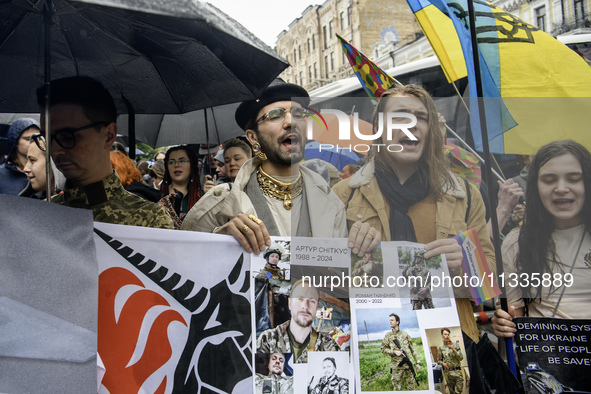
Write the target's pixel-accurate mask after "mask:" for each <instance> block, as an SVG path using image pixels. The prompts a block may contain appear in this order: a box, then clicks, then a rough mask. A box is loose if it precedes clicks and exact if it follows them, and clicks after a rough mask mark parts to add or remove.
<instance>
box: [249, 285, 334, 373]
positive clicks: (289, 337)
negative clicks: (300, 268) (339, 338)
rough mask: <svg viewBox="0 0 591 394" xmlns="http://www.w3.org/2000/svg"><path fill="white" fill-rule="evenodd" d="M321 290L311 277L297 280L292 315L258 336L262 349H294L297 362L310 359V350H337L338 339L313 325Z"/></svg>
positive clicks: (290, 303) (273, 350)
mask: <svg viewBox="0 0 591 394" xmlns="http://www.w3.org/2000/svg"><path fill="white" fill-rule="evenodd" d="M319 298H320V293H319V291H318V289H317V288H315V287H313V286H311V283H310V281H302V280H298V281H296V282H295V283H294V284H293V285H292V287H291V291H290V295H289V299H288V307H289V311H290V314H291V318H290V319H289V320H287V321H286V322H284V323H281V324H279V325H277V326H275V327H274V328H270V329H268V330H265V331H264V332H262V333H261V334H260V336H258V339H257V344H256V351H257V352H258V353H275V352H281V353H293V355H294V360H295V363H306V362H307V361H308V352H312V351H321V352H322V351H337V350H339V347H338V345H337V343H336V342H335V341H334V340H333V339H332V338H331V337H330V336H329V335H327V334H324V333H319V332H318V331H317V330H315V329H314V328H313V327H312V323H313V322H314V319H315V318H316V312H317V310H318V301H319Z"/></svg>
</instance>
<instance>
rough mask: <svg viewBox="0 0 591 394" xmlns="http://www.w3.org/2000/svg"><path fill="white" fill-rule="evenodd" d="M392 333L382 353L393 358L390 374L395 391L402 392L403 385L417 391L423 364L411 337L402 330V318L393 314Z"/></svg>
mask: <svg viewBox="0 0 591 394" xmlns="http://www.w3.org/2000/svg"><path fill="white" fill-rule="evenodd" d="M389 322H390V327H392V331H390V332H388V333H387V334H386V336H385V337H384V340H383V341H382V353H383V354H385V355H387V356H390V357H391V363H390V373H391V374H392V385H393V386H394V391H400V390H402V386H403V383H404V385H405V387H406V390H407V391H409V390H415V382H416V383H417V385H418V384H419V381H418V379H417V373H418V372H419V371H420V370H421V363H420V361H419V359H418V357H417V355H416V353H415V349H414V346H413V343H412V339H411V337H410V335H409V334H408V333H407V332H406V331H403V330H401V329H400V317H399V316H398V315H397V314H395V313H391V314H390V316H389Z"/></svg>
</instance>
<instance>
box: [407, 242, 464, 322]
mask: <svg viewBox="0 0 591 394" xmlns="http://www.w3.org/2000/svg"><path fill="white" fill-rule="evenodd" d="M425 253H426V250H425V249H424V248H422V247H420V246H419V245H416V246H410V245H408V246H407V245H404V246H399V247H398V262H399V272H400V274H401V278H400V279H401V283H402V285H404V286H401V293H400V296H401V298H402V307H403V308H404V309H412V310H427V309H435V308H444V307H448V306H451V301H450V298H453V289H452V288H451V286H450V283H451V282H449V281H443V280H442V278H445V277H448V276H449V271H448V269H447V266H446V263H445V262H444V261H443V259H442V258H441V256H434V257H431V258H429V259H425V257H424V254H425Z"/></svg>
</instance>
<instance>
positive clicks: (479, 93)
mask: <svg viewBox="0 0 591 394" xmlns="http://www.w3.org/2000/svg"><path fill="white" fill-rule="evenodd" d="M468 18H469V21H470V41H471V43H472V57H473V61H474V73H475V79H476V97H477V98H478V113H479V115H480V132H481V135H482V148H483V153H484V157H486V161H485V163H484V176H485V179H486V181H487V182H488V183H489V184H491V183H490V181H491V180H492V171H491V170H492V168H491V160H490V158H491V153H490V146H489V143H488V129H487V127H486V113H485V108H484V92H483V89H482V79H481V78H482V76H481V74H480V57H479V51H478V37H477V35H476V17H475V12H474V2H473V0H468ZM470 95H471V96H472V95H473V92H470ZM488 201H489V204H490V203H492V201H494V193H493V188H492V187H489V188H488ZM491 208H492V207H491ZM491 212H494V209H491ZM490 218H491V220H492V232H493V234H492V235H493V245H494V248H495V258H496V263H497V275H499V274H501V273H502V272H503V257H502V255H501V242H500V234H499V223H498V220H497V215H490ZM499 287H500V288H501V290H502V292H503V293H502V294H501V308H502V309H503V310H504V311H508V304H507V297H506V295H507V293H506V291H505V287H504V286H503V283H502V282H501V284H500V286H499ZM505 348H506V351H507V364H508V365H509V368H510V369H511V372H513V374H514V375H515V376H516V377H517V368H516V365H515V354H514V352H513V339H512V338H505Z"/></svg>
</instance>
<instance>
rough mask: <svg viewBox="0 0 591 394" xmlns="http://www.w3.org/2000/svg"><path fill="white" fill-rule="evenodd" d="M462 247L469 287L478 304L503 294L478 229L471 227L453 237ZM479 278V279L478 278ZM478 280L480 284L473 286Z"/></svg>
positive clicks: (464, 268) (463, 267)
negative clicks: (485, 254) (489, 263)
mask: <svg viewBox="0 0 591 394" xmlns="http://www.w3.org/2000/svg"><path fill="white" fill-rule="evenodd" d="M453 238H454V239H455V240H456V241H457V242H458V243H459V244H460V246H461V247H462V253H463V255H464V258H463V259H462V269H463V271H464V273H465V274H466V275H467V276H468V278H469V281H468V282H469V283H468V284H469V288H470V293H471V294H472V299H474V302H475V303H476V305H480V304H482V303H483V302H484V301H486V300H489V299H491V298H493V297H495V296H498V295H499V294H501V289H499V286H498V285H497V278H496V275H495V274H494V271H493V270H491V268H490V266H489V265H488V262H487V261H486V257H485V256H484V251H483V250H482V245H481V244H480V240H479V239H478V233H477V232H476V229H474V228H471V229H470V230H466V231H464V232H462V233H460V234H458V235H456V236H455V237H453ZM476 278H478V281H477V280H476ZM476 282H478V284H479V286H473V285H474V284H476Z"/></svg>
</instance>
